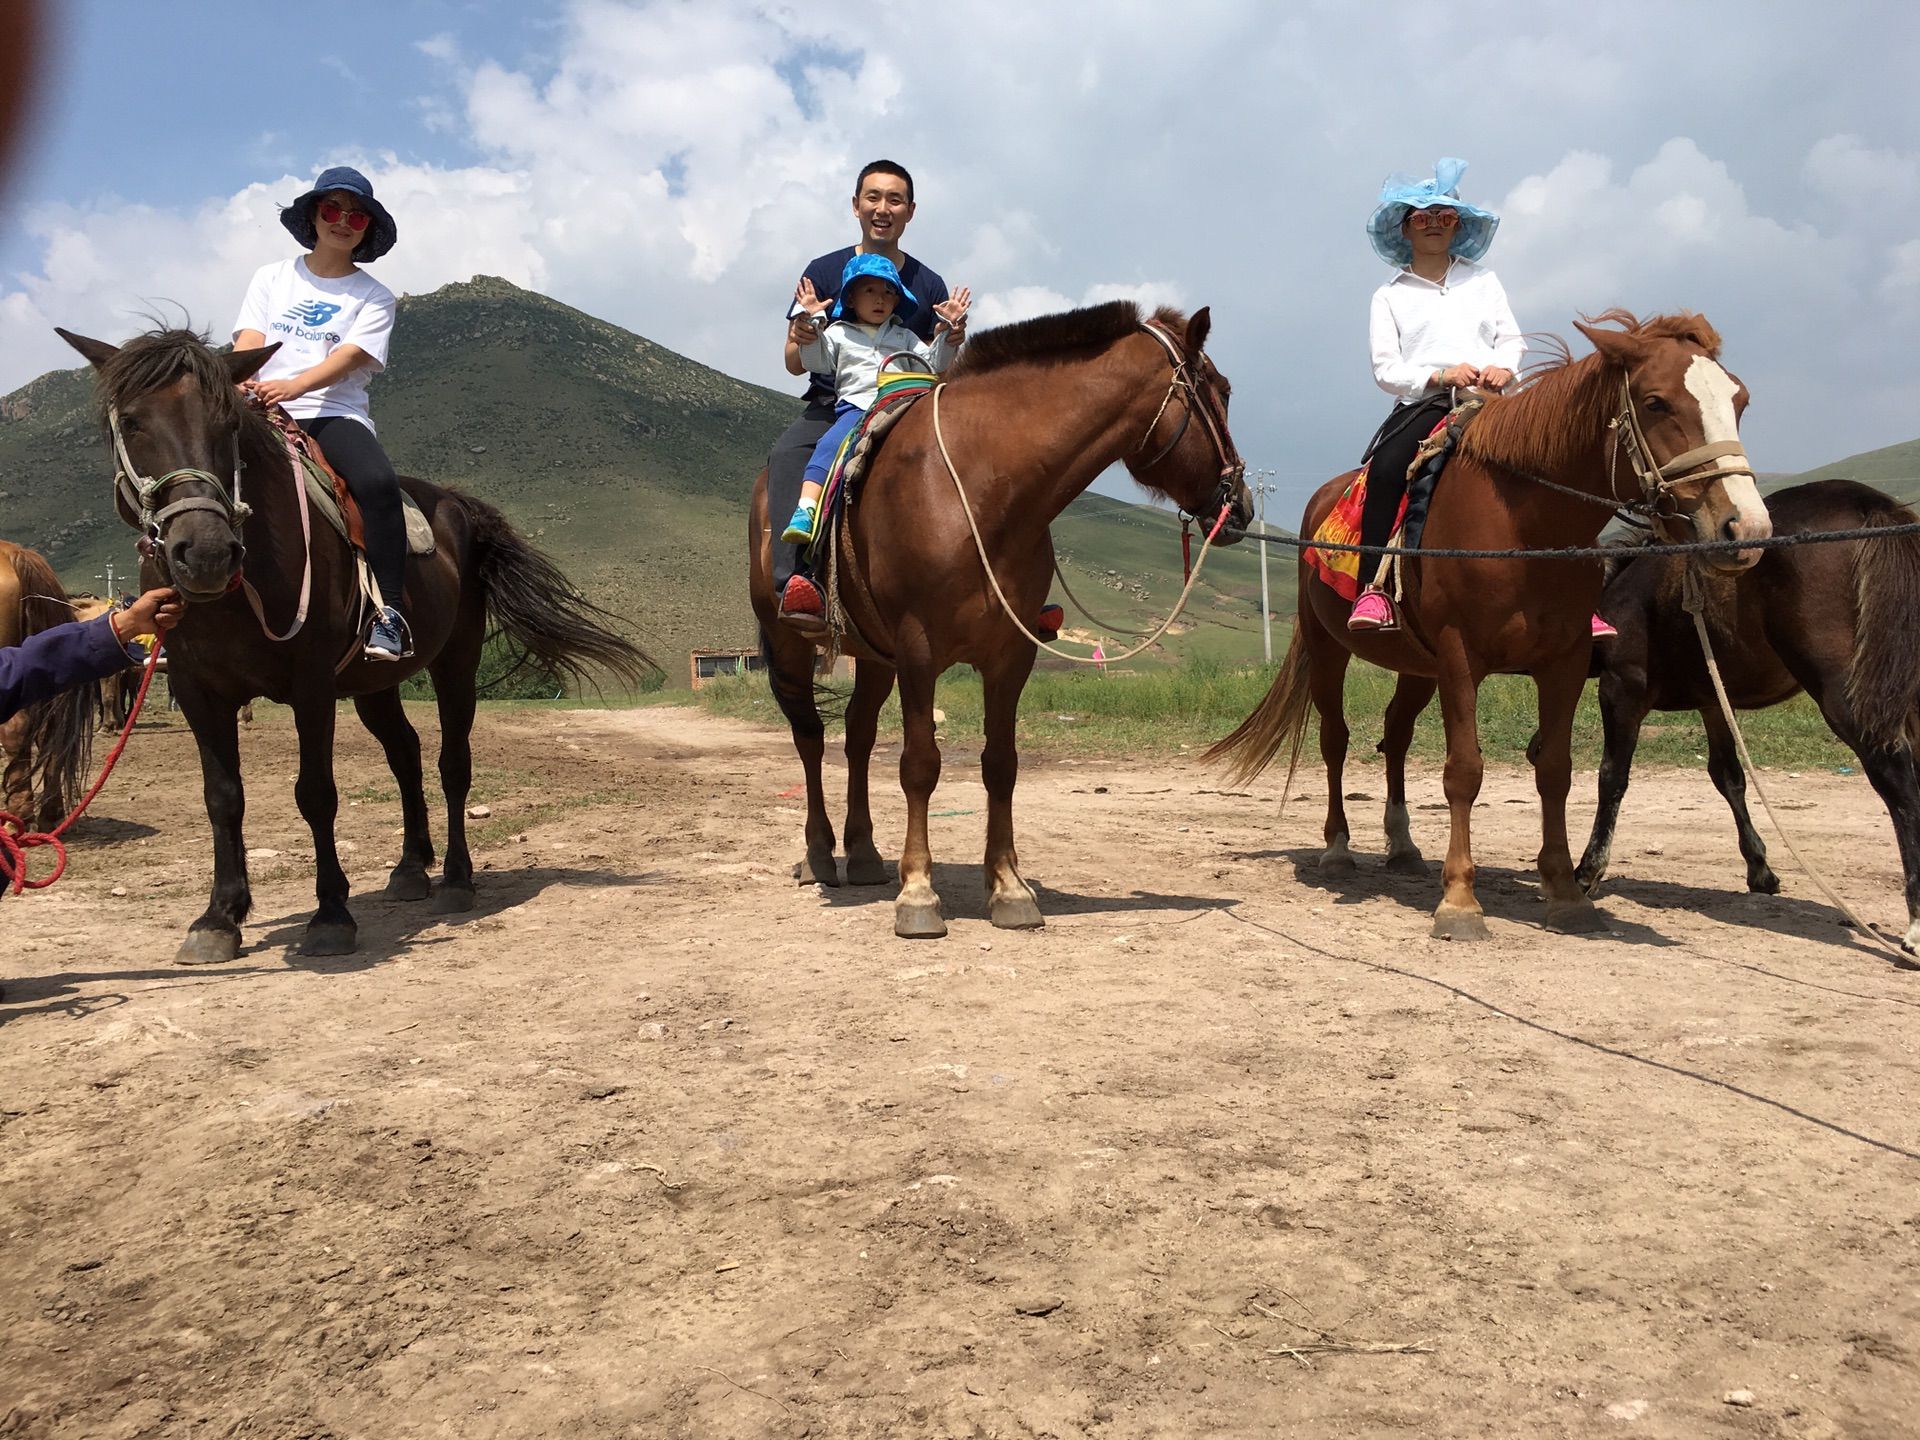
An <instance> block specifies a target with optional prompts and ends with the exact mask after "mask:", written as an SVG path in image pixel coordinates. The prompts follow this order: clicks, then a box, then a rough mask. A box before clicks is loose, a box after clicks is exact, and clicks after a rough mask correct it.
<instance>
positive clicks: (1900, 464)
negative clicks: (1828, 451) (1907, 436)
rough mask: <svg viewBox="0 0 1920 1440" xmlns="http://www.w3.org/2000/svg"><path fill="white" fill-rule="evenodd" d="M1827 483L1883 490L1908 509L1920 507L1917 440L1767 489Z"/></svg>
mask: <svg viewBox="0 0 1920 1440" xmlns="http://www.w3.org/2000/svg"><path fill="white" fill-rule="evenodd" d="M1831 479H1846V480H1858V481H1859V482H1860V483H1861V484H1863V485H1871V486H1873V487H1874V488H1875V489H1878V490H1884V491H1886V492H1887V493H1888V494H1889V495H1892V496H1894V497H1896V498H1897V499H1900V500H1904V501H1906V502H1907V503H1908V504H1909V505H1912V504H1915V503H1920V440H1905V441H1902V442H1901V443H1900V444H1898V445H1887V446H1884V447H1882V448H1881V449H1879V450H1868V451H1866V452H1864V453H1863V454H1859V455H1849V456H1848V457H1847V458H1846V459H1844V460H1836V461H1834V462H1833V463H1832V464H1831V465H1822V466H1820V467H1819V468H1818V469H1817V470H1809V471H1807V472H1806V473H1805V474H1802V475H1791V476H1788V477H1786V478H1785V479H1782V480H1781V481H1779V482H1778V483H1777V484H1773V485H1769V486H1768V487H1767V488H1768V489H1770V490H1777V489H1780V488H1781V487H1783V486H1787V485H1800V484H1804V483H1805V482H1807V481H1809V480H1831Z"/></svg>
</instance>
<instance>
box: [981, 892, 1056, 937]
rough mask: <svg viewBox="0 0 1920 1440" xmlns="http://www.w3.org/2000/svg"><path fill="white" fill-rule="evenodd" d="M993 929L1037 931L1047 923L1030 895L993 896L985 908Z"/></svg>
mask: <svg viewBox="0 0 1920 1440" xmlns="http://www.w3.org/2000/svg"><path fill="white" fill-rule="evenodd" d="M987 911H988V915H989V917H990V918H991V919H992V921H993V923H994V927H995V928H996V929H1000V930H1038V929H1039V928H1040V927H1041V926H1043V925H1045V924H1046V923H1047V922H1046V920H1045V918H1044V917H1043V916H1042V915H1041V914H1040V906H1039V905H1038V904H1037V903H1035V901H1034V898H1033V896H1031V895H1009V896H1007V897H1006V899H1004V900H1003V899H1001V898H1000V897H999V896H997V895H996V896H995V897H994V898H993V900H992V901H991V902H990V903H989V904H988V907H987Z"/></svg>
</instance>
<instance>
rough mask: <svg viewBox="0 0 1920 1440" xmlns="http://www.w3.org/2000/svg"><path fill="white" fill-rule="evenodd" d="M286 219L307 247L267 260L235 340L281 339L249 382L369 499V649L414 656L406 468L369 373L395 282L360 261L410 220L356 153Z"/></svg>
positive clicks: (378, 361) (372, 656)
mask: <svg viewBox="0 0 1920 1440" xmlns="http://www.w3.org/2000/svg"><path fill="white" fill-rule="evenodd" d="M280 223H281V224H282V225H283V226H285V227H286V229H287V233H288V234H290V235H292V236H293V238H294V239H295V240H297V241H298V242H299V243H300V247H301V248H302V249H303V250H305V251H306V252H307V253H306V254H304V255H297V256H295V257H294V258H293V259H291V260H276V261H275V262H274V263H273V264H271V265H264V266H262V267H261V268H260V270H259V271H258V272H256V273H255V275H254V277H253V283H252V284H250V285H249V286H248V287H247V298H246V299H245V301H243V302H242V304H241V306H240V316H239V318H238V319H237V320H235V321H234V322H233V343H234V346H235V348H236V349H241V350H249V349H257V348H259V347H261V346H265V345H271V344H273V343H275V342H276V341H277V342H278V343H279V346H280V348H279V349H278V350H276V351H275V352H274V354H273V355H272V357H271V358H269V359H268V361H267V363H266V364H264V365H262V366H261V367H260V369H259V370H258V371H257V372H255V374H254V377H253V379H252V380H249V381H248V382H247V385H246V389H247V391H248V393H249V394H251V395H252V396H253V397H254V399H256V400H257V401H259V402H260V403H262V404H267V405H279V406H281V407H282V408H283V409H285V410H286V412H287V414H289V415H291V416H292V417H293V418H294V420H295V421H297V422H298V423H299V426H300V428H301V429H302V430H304V431H306V432H307V433H308V434H309V435H311V436H312V437H313V438H314V440H315V441H317V442H318V443H319V446H320V449H321V452H322V453H323V454H324V455H325V456H326V457H327V463H328V464H329V465H331V466H332V467H333V468H334V469H335V470H336V471H338V472H339V474H340V478H341V479H343V480H345V481H346V482H347V488H348V489H349V490H350V491H352V492H353V498H354V500H355V501H356V502H357V503H358V504H359V506H360V517H361V520H362V522H363V526H364V529H365V532H366V544H367V568H368V569H370V570H372V571H373V578H374V583H375V584H376V585H377V586H378V588H379V591H380V599H381V605H380V607H379V609H378V610H377V611H376V612H375V614H374V616H373V620H372V622H371V624H370V625H369V628H368V631H367V636H366V643H365V646H364V654H365V655H366V657H367V658H368V659H369V660H404V659H406V658H407V657H408V656H409V655H411V654H412V653H413V637H412V635H411V633H410V632H409V631H408V629H407V622H406V619H405V617H404V616H403V615H402V614H401V610H400V607H401V604H402V594H401V590H402V586H403V584H404V582H405V580H406V563H407V533H406V517H405V515H404V513H403V512H402V510H401V508H400V477H399V476H398V475H397V474H396V473H395V471H394V468H393V462H392V461H391V460H389V459H388V458H387V452H386V450H385V448H384V447H382V445H381V444H380V441H379V439H378V438H377V437H376V436H375V433H374V428H373V413H372V411H371V409H370V408H369V406H368V403H367V382H368V381H369V380H371V379H372V378H373V377H374V376H375V375H377V374H379V373H380V371H382V370H384V369H385V368H386V364H387V342H388V340H389V339H390V338H391V336H392V334H393V316H394V307H395V301H394V298H393V292H392V291H391V290H389V289H388V288H387V287H386V286H384V285H382V284H381V283H380V282H379V281H378V280H376V279H374V278H373V277H372V276H371V275H369V274H367V272H366V271H364V270H362V269H361V268H360V266H362V265H365V264H367V263H368V262H370V261H373V260H378V259H379V258H380V257H381V256H382V255H385V254H386V253H387V252H388V251H389V250H391V249H393V246H394V242H395V241H396V240H398V239H399V234H400V232H399V228H398V227H397V226H396V225H395V224H394V222H393V216H392V215H390V214H388V213H387V207H386V206H384V205H382V204H381V203H380V202H379V201H378V200H376V199H375V198H374V195H373V185H372V183H371V182H370V181H369V180H368V179H367V177H366V176H365V175H362V174H361V173H360V172H359V171H358V170H355V169H353V168H352V167H351V166H348V165H336V166H334V167H333V168H332V169H330V170H326V171H323V172H322V173H321V176H320V178H319V179H318V180H317V181H315V182H314V185H313V188H312V189H310V190H308V191H307V192H306V193H305V194H304V195H302V196H300V197H299V199H297V200H295V201H294V202H293V203H292V204H291V205H288V206H287V207H286V208H285V209H283V210H282V211H281V212H280Z"/></svg>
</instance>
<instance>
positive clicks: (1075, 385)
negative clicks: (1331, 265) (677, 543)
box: [747, 300, 1252, 937]
mask: <svg viewBox="0 0 1920 1440" xmlns="http://www.w3.org/2000/svg"><path fill="white" fill-rule="evenodd" d="M1210 323H1211V322H1210V319H1209V316H1208V312H1207V311H1206V310H1201V311H1199V312H1198V313H1196V314H1195V315H1194V316H1193V317H1192V318H1191V319H1188V318H1186V317H1184V316H1182V315H1181V314H1180V313H1179V312H1177V311H1174V310H1164V309H1163V310H1160V311H1158V312H1156V313H1155V314H1154V315H1153V317H1152V318H1151V319H1147V320H1143V319H1142V317H1141V314H1140V309H1139V307H1138V306H1137V305H1135V304H1133V303H1132V302H1131V301H1124V300H1121V301H1113V302H1111V303H1109V304H1105V305H1096V306H1092V307H1090V308H1087V309H1084V310H1074V311H1069V312H1068V313H1066V314H1063V315H1049V316H1043V317H1042V318H1040V319H1037V320H1028V321H1024V322H1022V323H1020V324H1016V325H1007V326H1002V327H1001V328H999V329H997V330H990V331H987V332H986V333H984V334H981V335H978V336H976V337H975V338H974V339H973V340H972V341H970V342H969V343H968V345H967V348H966V350H965V351H964V352H963V353H962V355H961V358H960V360H959V362H958V363H957V364H956V365H955V366H954V368H953V369H952V370H951V371H950V372H948V377H947V384H946V385H945V387H944V388H943V389H942V390H941V391H939V392H937V393H936V394H935V395H934V396H932V397H930V398H928V399H923V400H921V401H919V402H918V403H917V404H915V405H914V407H913V409H912V410H910V411H909V412H908V413H907V414H906V415H905V416H904V417H903V418H902V419H901V420H900V422H899V423H898V424H897V425H896V426H895V427H894V428H893V430H892V431H891V432H890V433H889V434H888V436H887V438H886V443H885V444H884V446H883V447H882V448H881V450H880V452H879V455H878V458H877V459H876V460H875V461H874V463H873V466H872V468H871V470H870V471H869V473H868V475H867V477H866V480H865V481H864V482H863V488H862V491H861V494H860V499H859V503H858V505H857V506H856V507H855V508H854V509H853V511H852V512H851V514H852V518H851V522H850V523H849V524H848V525H846V526H845V527H844V528H843V530H842V532H841V535H840V541H839V551H838V559H839V563H840V566H841V572H840V573H841V577H842V578H841V601H842V604H843V605H844V607H845V610H846V614H847V616H848V618H849V619H850V620H851V622H852V625H853V627H854V630H855V631H856V632H857V634H856V635H854V636H850V637H849V639H848V642H847V648H848V649H849V650H850V651H851V653H852V654H853V655H855V656H856V657H857V661H858V663H857V665H856V668H855V672H854V685H853V696H852V698H851V699H850V700H849V702H848V704H847V709H846V729H847V736H846V749H847V823H846V828H845V831H844V833H843V838H844V840H845V842H846V854H847V875H846V878H847V881H848V882H849V883H851V884H854V885H880V884H884V883H885V881H886V878H887V872H886V867H885V865H884V864H883V863H882V861H881V859H880V853H879V851H878V850H876V849H875V848H874V844H873V819H872V816H871V815H870V813H869V812H868V808H867V762H868V759H869V757H870V756H871V754H872V751H873V741H874V732H875V728H876V722H877V720H878V718H879V714H880V707H881V705H882V704H883V703H884V702H885V701H886V698H887V696H888V694H889V693H891V692H892V690H893V686H894V681H895V678H896V676H897V677H898V679H899V684H900V712H901V719H902V722H903V724H904V727H905V731H906V740H905V747H904V749H903V751H902V753H901V757H900V786H901V789H902V790H904V791H905V792H906V798H907V838H906V845H905V848H904V849H903V850H902V851H901V856H900V893H899V897H898V899H897V900H896V901H895V903H894V925H893V928H894V934H896V935H901V936H908V937H937V936H941V935H944V934H946V933H947V926H946V921H945V920H944V919H943V918H942V916H941V911H940V897H939V896H938V895H937V894H935V892H934V888H933V857H932V853H931V851H930V850H929V849H928V845H927V805H928V801H929V800H930V799H931V797H932V795H933V789H934V786H935V785H936V784H937V783H938V782H939V779H940V747H939V744H938V742H937V741H936V740H935V738H934V717H933V689H934V682H935V681H936V680H937V679H939V677H940V675H941V674H942V673H943V672H944V671H945V670H946V669H947V668H948V667H949V666H951V665H962V664H965V665H971V666H973V667H974V669H976V670H977V671H979V672H980V676H981V679H982V682H983V688H984V692H985V703H986V745H985V748H984V749H983V750H982V752H981V756H980V773H981V777H982V779H983V780H984V781H985V783H986V788H987V846H986V882H987V893H988V896H989V913H990V915H991V918H992V921H993V923H994V924H995V925H998V926H1001V927H1003V928H1008V929H1022V928H1028V927H1032V926H1036V925H1040V924H1042V923H1044V922H1043V921H1042V919H1041V915H1040V907H1039V905H1038V904H1037V903H1036V902H1035V899H1034V895H1033V891H1032V890H1031V889H1030V888H1029V887H1028V885H1027V882H1026V881H1025V880H1023V879H1021V878H1020V870H1019V862H1018V857H1017V856H1016V854H1015V851H1014V843H1013V789H1014V782H1015V780H1016V778H1017V776H1018V774H1019V766H1020V760H1019V755H1018V752H1017V750H1016V748H1015V745H1014V718H1015V715H1016V713H1017V712H1018V710H1019V705H1020V692H1021V690H1022V688H1024V687H1025V685H1026V683H1027V675H1028V674H1029V672H1031V671H1032V669H1033V661H1034V655H1035V649H1034V645H1033V642H1032V641H1031V640H1029V639H1027V638H1026V637H1025V636H1023V635H1022V634H1021V632H1020V629H1019V628H1018V627H1017V626H1016V625H1015V623H1014V621H1013V620H1012V619H1011V618H1010V617H1009V615H1008V614H1007V611H1006V609H1005V608H1004V607H1003V606H1002V605H1001V603H1000V602H999V600H997V599H996V598H995V596H994V593H993V588H992V586H991V585H990V583H989V581H988V578H987V574H986V572H985V570H984V569H983V567H982V564H981V557H980V549H979V548H977V547H976V544H975V541H974V538H973V534H972V532H971V531H970V529H969V527H968V523H967V516H966V512H965V510H964V509H963V508H962V505H961V501H960V498H959V493H958V488H957V486H956V475H957V478H958V482H959V485H961V486H964V488H965V494H966V499H967V503H968V505H970V506H971V508H972V512H973V517H974V520H975V521H976V522H977V524H978V526H979V533H980V545H981V547H983V548H984V549H985V552H986V555H987V557H988V560H989V562H990V563H991V564H992V566H993V571H994V574H995V576H996V577H997V578H998V579H999V583H1000V588H1001V590H1002V591H1003V592H1004V593H1005V595H1006V600H1007V604H1008V605H1010V606H1011V607H1012V610H1013V613H1014V614H1016V615H1032V614H1035V613H1037V612H1038V610H1039V609H1040V606H1041V605H1042V603H1043V602H1044V601H1045V600H1046V596H1047V584H1048V581H1049V580H1050V579H1051V578H1052V574H1053V542H1052V537H1051V535H1050V534H1049V533H1048V526H1049V525H1051V524H1052V523H1053V520H1054V517H1055V516H1057V515H1059V513H1060V512H1061V511H1062V510H1064V509H1065V508H1066V506H1067V504H1068V502H1069V501H1071V500H1072V499H1073V498H1074V497H1075V496H1076V495H1078V494H1079V493H1080V492H1081V491H1083V490H1085V489H1086V488H1087V486H1088V485H1089V484H1091V483H1092V481H1093V480H1094V478H1095V477H1096V476H1098V475H1099V474H1100V472H1101V471H1103V470H1105V469H1106V468H1107V467H1108V466H1109V465H1112V464H1115V463H1123V464H1125V465H1126V467H1127V469H1128V471H1129V473H1131V474H1132V476H1133V478H1134V479H1135V480H1137V481H1139V482H1140V483H1141V484H1142V485H1145V486H1146V487H1148V488H1149V489H1151V490H1154V491H1157V492H1159V493H1160V494H1163V495H1165V496H1167V497H1169V498H1170V499H1172V500H1173V501H1175V502H1176V503H1177V504H1179V505H1180V506H1181V507H1183V508H1184V509H1186V510H1187V511H1189V512H1191V513H1195V514H1204V515H1205V516H1206V517H1207V519H1209V520H1212V519H1214V518H1216V517H1217V516H1218V515H1219V514H1220V512H1221V510H1222V509H1223V508H1225V509H1227V510H1229V511H1230V512H1231V514H1230V516H1229V522H1230V523H1231V524H1232V525H1233V526H1234V527H1235V528H1241V527H1244V526H1245V525H1247V524H1248V523H1249V522H1250V520H1251V517H1252V501H1251V497H1250V496H1249V494H1248V492H1247V487H1246V485H1245V483H1244V482H1243V481H1242V479H1241V476H1242V473H1243V472H1244V469H1245V466H1244V465H1243V464H1242V463H1241V460H1240V457H1239V455H1238V453H1237V452H1236V451H1235V450H1234V447H1233V440H1232V438H1231V436H1229V434H1228V433H1227V423H1226V420H1227V396H1228V391H1229V387H1228V385H1227V382H1226V379H1225V377H1223V376H1222V375H1221V374H1220V373H1219V372H1218V371H1217V370H1215V369H1214V366H1213V362H1212V361H1211V360H1209V359H1208V358H1207V356H1206V355H1205V354H1203V353H1202V349H1201V347H1202V346H1203V345H1204V344H1205V342H1206V338H1207V331H1208V327H1209V325H1210ZM936 403H937V405H938V409H937V410H936ZM936 416H937V417H938V424H939V435H936V432H935V420H936ZM940 436H944V437H945V442H946V444H945V449H946V453H947V455H948V456H950V457H951V464H952V467H953V468H952V470H950V469H949V462H948V460H947V459H944V458H943V457H942V446H941V443H940V438H939V437H940ZM768 539H769V531H768V526H767V498H766V474H765V472H764V471H763V472H762V473H761V475H760V478H759V480H758V481H757V482H756V483H755V487H754V498H753V509H752V515H751V518H750V520H749V522H748V528H747V549H748V558H749V563H750V566H751V571H752V574H751V582H750V583H751V596H752V601H753V608H754V613H755V614H756V615H757V616H758V617H759V620H760V634H761V646H762V648H763V650H764V651H765V652H766V655H767V661H768V665H767V668H768V672H769V679H770V680H771V681H772V684H773V693H774V698H775V700H776V701H777V702H778V704H779V706H780V709H781V712H782V713H783V714H785V716H786V717H787V722H788V724H789V726H790V727H791V728H792V731H793V743H794V748H795V749H796V750H798V751H799V753H800V763H801V765H802V767H803V768H804V769H805V771H806V781H807V825H806V846H807V848H806V856H805V858H804V859H803V860H802V861H801V864H800V868H799V876H800V880H801V881H802V883H807V882H812V881H817V882H819V883H821V884H824V885H836V884H838V883H840V877H839V875H838V873H837V871H836V868H835V862H834V835H833V824H832V822H831V821H830V820H828V818H827V806H826V795H825V791H824V790H823V789H822V786H821V779H820V758H821V754H822V751H823V748H824V728H823V726H822V724H821V720H820V711H819V708H818V706H817V705H816V703H815V699H814V690H813V665H814V646H813V641H812V640H811V639H809V638H808V637H806V636H804V635H802V634H800V633H798V632H796V631H794V630H792V629H791V628H789V627H788V626H786V625H784V624H782V623H781V622H780V621H778V620H777V619H776V618H775V610H776V602H775V597H774V594H773V583H772V578H771V576H772V568H771V563H770V552H769V548H768Z"/></svg>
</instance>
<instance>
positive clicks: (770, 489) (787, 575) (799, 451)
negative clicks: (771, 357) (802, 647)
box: [767, 399, 833, 596]
mask: <svg viewBox="0 0 1920 1440" xmlns="http://www.w3.org/2000/svg"><path fill="white" fill-rule="evenodd" d="M832 424H833V401H832V400H831V399H829V400H827V401H825V402H822V403H815V404H810V405H808V406H807V408H806V409H805V410H804V411H802V412H801V414H800V418H799V419H797V420H795V421H794V422H793V423H792V424H791V425H789V426H788V427H787V428H786V429H785V430H783V431H782V432H781V433H780V438H779V439H778V440H776V441H774V442H773V453H772V454H770V455H768V456H767V523H768V524H769V525H771V526H772V527H773V593H774V594H775V595H776V596H778V595H779V594H780V592H781V591H782V590H784V589H786V586H787V581H789V580H790V579H792V578H793V576H794V573H795V572H796V571H799V570H803V569H804V568H805V560H804V554H803V549H804V547H802V546H799V545H783V544H781V543H780V532H781V531H782V530H784V529H786V528H787V517H788V516H789V515H791V514H793V507H794V506H796V505H798V504H799V503H800V486H801V484H802V482H804V481H805V479H806V472H807V461H809V460H811V459H812V458H813V447H814V446H815V445H817V444H819V443H820V437H821V436H822V435H824V434H826V433H827V430H828V428H829V427H830V426H832Z"/></svg>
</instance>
